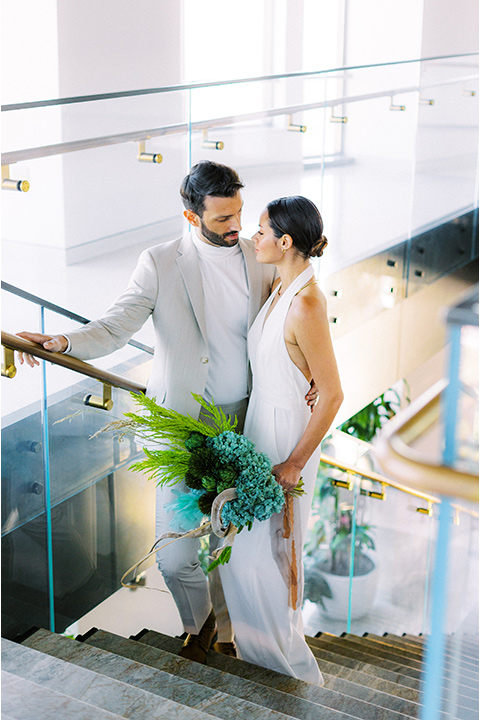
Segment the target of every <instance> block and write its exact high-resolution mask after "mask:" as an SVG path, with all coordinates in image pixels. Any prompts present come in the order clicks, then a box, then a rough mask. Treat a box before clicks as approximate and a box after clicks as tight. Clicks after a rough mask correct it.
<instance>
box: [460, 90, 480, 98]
mask: <svg viewBox="0 0 480 720" xmlns="http://www.w3.org/2000/svg"><path fill="white" fill-rule="evenodd" d="M476 94H477V91H476V90H462V95H468V96H469V97H475V96H476Z"/></svg>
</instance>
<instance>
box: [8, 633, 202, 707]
mask: <svg viewBox="0 0 480 720" xmlns="http://www.w3.org/2000/svg"><path fill="white" fill-rule="evenodd" d="M2 668H3V670H5V671H7V672H9V673H10V674H11V675H14V676H16V677H19V678H22V680H24V681H29V682H33V683H35V684H36V685H39V686H41V687H42V688H43V689H44V690H46V691H47V692H48V693H51V692H58V691H59V690H60V691H61V693H62V694H63V695H64V696H67V697H68V698H70V699H72V698H73V699H74V700H76V701H81V702H83V703H88V704H89V705H90V706H91V710H90V713H91V714H90V715H89V716H87V717H89V720H91V719H92V718H95V720H96V718H97V710H100V711H104V712H108V713H113V715H114V716H115V717H117V716H119V717H123V718H130V719H131V720H154V719H157V720H179V719H180V718H181V719H182V720H211V716H210V715H208V714H206V713H204V712H201V711H199V710H193V709H191V708H188V707H185V705H183V704H182V703H181V702H180V703H178V702H172V701H171V700H165V699H164V698H160V697H158V695H154V694H153V693H151V692H148V691H146V690H141V689H139V688H137V687H134V686H132V685H129V684H127V683H124V682H120V681H118V680H114V679H112V678H110V677H107V676H105V675H103V674H100V673H97V672H93V671H91V670H86V669H84V668H82V667H79V666H77V665H73V664H72V663H69V662H65V661H64V660H60V659H58V658H56V657H51V656H50V655H46V654H45V653H43V652H40V651H38V650H33V649H32V648H30V647H26V646H25V645H19V644H18V643H14V642H11V641H10V640H2ZM22 702H23V701H22ZM52 717H54V714H53V713H52V714H50V715H44V716H41V715H39V714H37V717H36V720H43V718H45V720H51V718H52ZM59 717H60V718H62V720H64V718H65V716H64V715H63V714H62V713H60V714H59ZM100 717H101V715H100ZM22 720H23V718H22Z"/></svg>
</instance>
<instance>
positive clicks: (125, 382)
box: [2, 330, 146, 394]
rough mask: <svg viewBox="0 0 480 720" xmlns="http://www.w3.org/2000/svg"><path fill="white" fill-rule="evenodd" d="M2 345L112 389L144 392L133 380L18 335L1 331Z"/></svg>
mask: <svg viewBox="0 0 480 720" xmlns="http://www.w3.org/2000/svg"><path fill="white" fill-rule="evenodd" d="M2 345H3V346H4V347H5V348H9V349H10V350H17V351H18V352H22V353H28V354H29V355H34V356H35V357H38V358H40V359H41V360H47V361H48V362H50V363H53V364H54V365H60V366H61V367H64V368H66V369H67V370H73V372H76V373H80V374H81V375H86V376H87V377H91V378H94V379H95V380H99V381H100V382H102V383H104V384H106V385H111V386H112V387H116V388H120V389H121V390H127V391H128V392H133V393H137V394H140V393H145V392H146V387H145V385H141V384H140V383H137V382H135V380H130V379H129V378H126V377H123V376H122V375H115V374H114V373H111V372H108V371H106V370H101V369H100V368H97V367H94V366H93V365H90V364H89V363H86V362H84V361H83V360H78V359H77V358H75V357H72V356H71V355H65V354H64V353H58V352H51V351H50V350H45V348H44V347H42V345H38V344H37V343H33V342H30V340H25V339H24V338H21V337H19V336H18V335H12V334H11V333H7V332H3V330H2Z"/></svg>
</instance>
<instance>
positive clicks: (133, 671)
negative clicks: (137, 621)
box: [2, 628, 478, 720]
mask: <svg viewBox="0 0 480 720" xmlns="http://www.w3.org/2000/svg"><path fill="white" fill-rule="evenodd" d="M307 642H308V643H309V645H310V647H311V649H312V651H313V653H314V654H315V656H316V657H317V659H318V663H319V666H320V669H321V670H322V673H323V676H324V680H325V685H324V686H323V687H317V686H315V685H311V684H309V683H305V682H302V681H301V680H295V679H293V678H291V677H289V676H286V675H282V674H280V673H277V672H274V671H272V670H267V669H265V668H260V667H258V666H256V665H253V664H251V663H248V662H244V661H242V660H237V659H235V658H230V657H226V656H225V655H220V654H218V653H216V652H213V651H210V653H209V654H208V658H207V665H200V664H198V663H195V662H191V661H189V660H186V659H184V658H181V657H179V656H178V655H177V653H178V650H179V649H180V647H181V645H182V640H181V639H179V638H173V637H170V636H168V635H163V634H161V633H157V632H153V631H149V630H142V631H141V632H139V633H138V634H137V635H136V636H135V637H134V638H124V637H120V636H118V635H114V634H112V633H109V632H105V631H102V630H97V629H95V628H94V629H92V630H91V631H89V632H88V633H86V634H85V635H84V636H79V637H78V638H77V639H76V640H74V639H73V638H68V637H65V636H63V635H56V634H54V633H50V632H49V631H47V630H36V631H35V632H33V633H32V634H31V635H30V636H29V637H27V638H25V639H24V640H23V641H22V643H15V642H12V641H9V640H2V718H4V719H5V720H52V719H54V718H57V717H58V718H59V720H97V718H98V719H99V720H103V718H105V719H107V718H112V719H113V718H132V720H135V719H137V718H138V719H139V720H140V719H141V720H155V719H156V718H162V720H170V719H171V718H172V719H173V718H175V720H190V719H191V720H201V719H202V718H203V719H205V720H206V719H207V718H225V720H233V719H234V718H235V720H244V719H245V720H283V719H287V718H298V719H299V720H300V719H301V720H351V719H352V718H362V719H363V720H408V718H417V717H419V716H420V709H421V705H420V703H421V693H422V690H423V687H424V669H423V666H422V660H421V658H422V647H423V645H422V639H421V638H410V637H407V636H405V637H398V636H392V635H385V636H383V637H378V636H371V635H370V636H365V637H363V638H360V637H357V636H353V635H345V636H343V637H340V638H339V637H335V636H333V635H328V634H319V636H318V637H316V638H307ZM450 659H451V663H449V662H447V663H446V666H445V684H448V683H449V682H452V678H453V677H454V675H455V673H456V672H457V670H458V668H459V667H460V673H459V677H460V683H459V684H458V687H457V692H458V694H457V702H458V707H457V709H456V710H455V712H454V714H453V715H452V710H451V708H449V707H448V704H447V696H446V693H445V697H444V705H443V711H442V718H443V720H449V718H451V717H452V716H453V717H458V718H460V720H477V718H478V652H477V650H476V646H475V643H474V642H473V643H470V644H469V645H468V647H467V651H466V652H465V654H464V655H463V656H462V660H461V665H460V666H459V665H455V663H454V656H453V654H452V655H451V658H450Z"/></svg>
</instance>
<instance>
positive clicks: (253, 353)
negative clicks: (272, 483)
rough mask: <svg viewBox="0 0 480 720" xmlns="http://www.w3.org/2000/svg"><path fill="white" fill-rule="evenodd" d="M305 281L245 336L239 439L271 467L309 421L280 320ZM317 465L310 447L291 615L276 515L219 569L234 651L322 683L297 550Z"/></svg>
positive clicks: (304, 385)
mask: <svg viewBox="0 0 480 720" xmlns="http://www.w3.org/2000/svg"><path fill="white" fill-rule="evenodd" d="M312 278H313V268H312V267H311V266H309V267H308V268H307V269H306V270H304V271H303V272H302V273H301V274H300V275H299V276H298V277H297V278H295V280H294V281H293V283H292V284H291V285H289V286H288V288H287V289H286V290H285V292H284V293H283V294H282V295H281V296H280V297H279V299H278V302H277V304H276V305H275V307H274V308H273V310H272V312H271V313H270V315H269V316H268V318H267V319H266V321H265V316H266V314H267V311H268V309H269V307H270V304H271V302H272V300H273V298H274V297H275V293H274V294H273V295H272V296H271V297H270V298H269V299H268V300H267V302H266V303H265V305H264V306H263V308H262V309H261V310H260V313H259V314H258V316H257V319H256V320H255V322H254V324H253V325H252V327H251V329H250V332H249V336H248V348H249V357H250V362H251V366H252V371H253V389H252V394H251V397H250V401H249V405H248V410H247V417H246V421H245V429H244V434H245V435H246V436H247V437H248V438H250V440H252V441H253V442H254V443H255V447H256V449H257V450H258V451H261V452H264V453H266V454H267V455H268V456H269V458H270V460H271V461H272V464H273V465H275V464H277V463H280V462H283V461H284V460H286V459H287V457H288V456H289V454H290V452H291V451H292V450H293V448H294V447H295V445H296V444H297V442H298V440H299V439H300V437H301V436H302V434H303V432H304V430H305V427H306V425H307V423H308V421H309V419H310V409H309V408H308V406H307V404H306V401H305V395H306V393H307V392H308V390H309V383H308V382H307V380H306V379H305V377H304V375H303V373H302V372H301V371H300V370H299V369H298V368H297V367H296V365H295V364H294V363H293V362H292V360H291V359H290V356H289V354H288V351H287V348H286V345H285V340H284V325H285V319H286V316H287V313H288V310H289V307H290V304H291V302H292V299H293V298H294V296H295V295H296V294H297V293H298V292H299V291H300V290H301V289H302V288H303V287H304V285H306V284H307V283H308V282H309V281H311V280H312ZM319 461H320V447H318V448H317V450H316V451H315V453H314V454H313V455H312V457H311V458H310V460H309V461H308V463H307V464H306V465H305V467H304V469H303V470H302V478H303V481H304V483H305V487H304V489H305V491H306V494H305V495H302V496H301V498H298V499H297V498H296V499H295V500H294V538H295V546H296V554H297V560H298V563H297V564H298V596H299V597H298V603H297V610H293V609H292V607H290V605H289V587H288V579H287V572H288V560H287V557H288V543H289V542H290V541H288V540H285V539H284V538H283V515H284V513H283V510H282V512H281V513H277V514H275V515H273V516H272V517H271V518H270V519H269V520H266V521H263V522H260V521H258V520H255V521H254V524H253V528H252V530H251V531H250V532H249V531H248V530H247V528H244V529H243V530H242V531H241V532H240V534H238V535H237V537H236V538H235V542H234V545H233V549H232V556H231V559H230V562H229V563H228V564H227V565H224V566H221V567H220V573H221V579H222V585H223V589H224V593H225V597H226V601H227V607H228V611H229V614H230V618H231V620H232V623H233V628H234V631H235V641H236V643H237V647H238V650H239V654H240V656H241V657H242V659H244V660H248V661H249V662H252V663H255V664H257V665H261V666H263V667H266V668H270V669H272V670H277V671H278V672H281V673H284V674H286V675H292V676H293V677H296V678H299V679H301V680H305V681H307V682H310V683H313V684H316V685H322V684H323V678H322V675H321V673H320V671H319V669H318V665H317V662H316V660H315V657H314V655H313V654H312V652H311V650H310V648H309V647H308V645H307V644H306V642H305V639H304V633H303V620H302V614H301V609H300V606H301V603H302V592H303V569H302V562H301V557H302V547H303V544H304V541H305V534H306V529H307V522H308V516H309V513H310V506H311V502H312V496H313V491H314V486H315V479H316V476H317V469H318V464H319Z"/></svg>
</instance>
